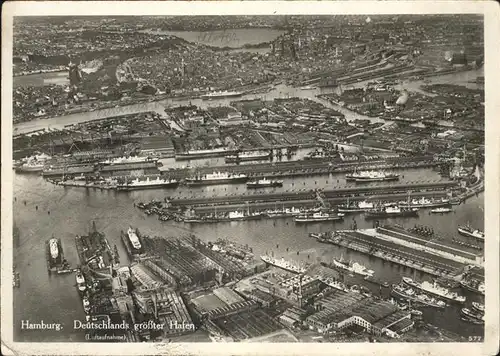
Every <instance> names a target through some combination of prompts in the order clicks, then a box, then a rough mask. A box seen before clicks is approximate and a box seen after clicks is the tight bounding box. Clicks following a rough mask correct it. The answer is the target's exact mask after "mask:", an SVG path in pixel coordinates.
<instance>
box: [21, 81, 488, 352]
mask: <svg viewBox="0 0 500 356" xmlns="http://www.w3.org/2000/svg"><path fill="white" fill-rule="evenodd" d="M481 73H482V71H471V72H469V74H467V73H455V74H453V75H451V76H450V75H447V76H443V77H442V78H441V77H438V78H432V79H431V81H433V82H436V83H439V82H445V83H455V84H464V83H465V82H468V81H469V80H473V79H474V78H475V77H477V76H479V75H482V74H481ZM415 83H418V82H412V83H410V84H411V85H410V84H405V88H407V89H411V88H412V87H415V88H416V89H418V85H420V84H415ZM331 90H332V89H330V90H327V91H321V90H320V89H314V90H301V89H298V88H293V87H289V86H286V85H278V86H275V87H273V88H272V90H271V91H270V92H268V93H265V94H252V95H245V96H244V97H243V99H253V98H261V99H265V100H271V99H274V98H283V97H293V96H297V97H302V98H309V99H312V100H316V101H320V102H322V103H324V104H325V105H327V106H328V107H332V108H334V109H336V110H339V111H341V112H343V113H344V114H345V115H346V118H347V120H349V121H352V120H355V119H369V120H371V121H379V120H378V119H376V118H375V119H373V118H368V117H366V116H364V115H359V114H356V113H353V112H351V111H349V110H347V109H345V108H340V107H338V106H336V105H331V104H328V103H326V102H325V101H323V100H321V99H318V98H316V97H315V95H317V94H319V93H322V92H329V91H330V92H331ZM231 100H232V99H221V100H213V101H203V100H200V99H193V100H175V99H167V100H163V101H159V102H149V103H145V104H136V105H129V106H124V107H118V108H113V109H105V110H96V111H94V112H85V113H78V114H72V115H67V116H62V117H54V118H50V119H40V120H34V121H31V122H25V123H21V124H18V125H16V126H15V128H16V129H17V130H16V133H23V132H29V131H33V130H38V129H43V128H48V127H50V128H52V129H56V128H58V129H62V128H63V127H64V126H65V125H68V124H74V123H79V122H83V121H88V120H96V119H101V118H105V117H109V116H116V115H124V114H131V113H138V112H143V111H155V112H158V113H161V114H163V112H164V108H165V107H166V106H173V105H175V106H179V105H188V104H193V105H197V106H200V107H202V108H206V107H208V106H219V105H229V103H230V101H231ZM215 160H216V161H210V163H209V164H216V163H219V162H220V161H217V160H218V159H215ZM165 163H167V166H169V165H170V164H169V162H165ZM170 163H173V162H172V161H170ZM179 164H187V163H179ZM190 164H192V165H196V164H197V163H196V162H193V163H190ZM198 164H199V163H198ZM202 164H204V163H202ZM402 174H403V175H404V178H403V179H404V180H405V181H423V180H439V179H440V177H439V176H438V175H437V174H436V172H434V171H432V170H429V169H424V170H420V169H413V170H412V169H409V170H404V171H402ZM347 184H348V183H347V182H345V181H344V180H343V177H342V176H341V175H333V176H321V177H306V178H303V177H301V178H287V179H285V185H284V187H283V188H281V190H282V191H283V190H298V189H313V188H329V189H334V188H335V187H341V186H346V185H347ZM243 189H244V187H243V186H241V185H239V186H238V185H236V186H217V187H210V188H207V187H202V188H193V189H188V188H179V189H178V190H150V191H144V192H141V191H137V192H131V193H120V192H114V191H99V190H93V189H79V188H64V187H59V186H54V185H52V184H50V183H48V182H46V181H44V180H43V179H42V178H41V177H39V176H34V175H17V174H16V175H15V176H14V197H15V198H16V199H15V201H14V203H13V205H14V206H13V209H14V221H15V223H16V225H17V226H18V228H19V233H20V237H19V241H18V246H17V247H15V249H14V259H15V263H16V267H17V270H18V271H19V272H20V274H21V285H20V288H17V289H14V322H15V327H14V337H15V340H18V341H47V340H50V341H54V342H55V341H61V342H62V341H83V337H84V335H83V334H82V333H81V332H80V331H75V330H73V328H72V325H73V320H83V319H84V317H85V315H84V312H83V307H82V306H81V304H80V301H79V300H80V299H79V296H78V293H77V290H76V288H75V280H74V275H63V276H52V277H51V276H49V275H48V273H47V271H46V263H45V250H44V242H45V240H47V239H48V238H50V237H51V236H52V235H54V236H55V237H59V238H61V240H62V243H63V246H64V250H65V254H66V257H67V259H68V260H69V261H70V262H71V263H72V264H73V265H75V264H77V262H78V258H77V253H76V249H75V246H74V237H75V235H77V234H83V233H86V232H88V230H89V228H90V224H91V222H92V221H95V222H96V224H97V228H98V229H99V230H101V231H103V232H104V233H106V235H107V237H108V239H109V240H110V243H111V245H113V244H116V245H117V246H118V249H119V253H120V256H121V260H122V264H126V263H127V261H126V253H125V251H124V249H123V247H122V244H121V243H120V241H119V233H120V230H123V229H126V228H127V227H128V226H129V225H132V226H134V227H138V228H139V229H140V231H141V232H143V233H145V234H154V235H162V236H165V237H169V236H178V235H179V234H184V233H195V234H197V235H198V236H199V237H200V238H201V239H203V240H214V239H216V238H218V237H228V238H231V239H235V240H237V241H239V242H241V243H244V244H245V243H246V244H248V245H250V246H252V247H253V248H254V252H255V253H256V254H262V253H265V252H269V251H273V252H274V253H275V255H276V256H283V257H289V258H294V259H297V258H299V259H304V260H310V261H312V260H315V259H316V258H317V257H319V258H321V259H323V260H325V261H327V260H328V259H330V258H331V257H332V256H335V257H340V256H343V257H344V258H346V259H352V260H355V261H358V262H360V263H362V264H364V265H369V266H370V268H371V269H373V270H374V271H375V273H376V275H377V276H379V277H381V278H383V279H387V280H389V281H391V282H397V281H399V280H400V278H401V276H402V275H407V276H414V273H413V272H412V271H411V270H410V269H408V268H403V267H399V266H397V265H394V264H389V263H384V262H382V261H381V260H378V259H375V258H370V257H367V256H365V255H362V254H359V253H355V252H349V251H347V250H345V249H343V248H337V247H335V246H332V245H324V244H320V243H318V242H317V241H316V240H314V239H311V238H309V237H308V234H309V233H310V232H320V231H328V230H331V229H332V228H337V229H346V228H349V227H350V224H351V220H350V219H346V221H344V222H340V223H336V224H332V223H318V224H310V225H309V224H308V225H304V226H295V224H294V223H293V221H292V220H290V219H283V220H264V221H259V222H256V221H246V222H231V223H222V224H216V225H194V226H190V225H185V224H182V223H172V222H161V221H159V220H158V219H157V218H156V217H154V216H146V215H145V214H143V212H142V211H140V210H139V209H136V208H134V207H133V203H134V202H138V201H147V200H150V199H152V198H156V199H162V198H164V197H165V196H182V197H187V196H192V195H202V196H210V195H214V194H235V193H238V192H241V191H242V190H243ZM277 191H278V190H277ZM24 202H26V204H24ZM36 206H38V210H37V209H36V208H35V207H36ZM483 206H484V196H483V194H480V195H479V196H477V197H473V198H471V199H469V200H468V201H467V203H466V204H463V205H459V206H456V207H455V212H454V213H452V214H449V215H447V216H437V215H427V214H425V213H423V214H421V216H420V218H418V219H417V218H406V219H394V220H393V221H388V222H390V223H399V224H402V225H404V226H413V225H414V224H417V223H418V224H423V225H428V226H431V227H433V229H434V230H435V231H436V232H437V233H440V234H442V235H444V236H447V237H449V238H451V237H453V236H455V235H456V230H455V229H456V226H457V225H458V224H464V223H466V222H467V221H469V222H470V223H471V224H472V225H473V226H475V227H477V228H479V229H484V220H483V219H484V213H483ZM49 211H50V214H49V213H48V212H49ZM356 221H357V223H358V227H360V228H363V227H371V226H372V225H371V222H366V221H365V220H364V219H363V218H362V217H360V216H357V217H356ZM287 249H289V250H288V251H287ZM297 251H300V254H299V256H297V254H296V252H297ZM417 277H418V278H429V276H424V275H423V274H420V273H417ZM467 296H468V297H469V298H470V299H472V300H476V299H477V297H476V296H474V295H467ZM457 315H458V310H457V308H449V309H447V310H445V311H442V312H432V313H431V312H426V313H425V318H426V320H427V321H429V322H431V323H433V324H435V325H438V326H441V327H444V328H447V329H449V330H450V331H453V332H456V333H459V334H461V335H466V336H468V335H480V333H482V330H483V328H482V327H478V326H475V325H470V324H467V323H464V322H462V321H460V319H459V318H458V316H457ZM21 320H32V321H39V320H44V322H46V323H50V322H61V323H62V324H63V325H64V329H63V331H62V332H56V331H54V332H52V331H46V332H44V333H43V334H42V333H39V332H28V331H22V330H20V323H21Z"/></svg>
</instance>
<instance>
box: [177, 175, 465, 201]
mask: <svg viewBox="0 0 500 356" xmlns="http://www.w3.org/2000/svg"><path fill="white" fill-rule="evenodd" d="M456 186H457V182H455V181H428V182H412V184H410V183H405V184H385V185H378V186H370V187H362V186H360V187H357V186H356V187H344V188H338V189H330V190H324V191H322V194H323V195H324V196H323V199H324V200H325V201H331V202H335V199H336V201H337V202H338V201H339V200H338V199H341V200H345V199H347V198H349V199H351V198H352V199H351V200H352V201H355V200H358V199H356V198H355V196H361V198H360V199H359V200H364V199H366V198H367V197H377V196H381V195H396V194H399V196H404V197H407V196H408V190H412V191H413V192H414V193H413V196H414V197H417V196H419V195H418V192H419V191H422V192H424V193H423V194H422V196H429V195H432V196H445V195H446V189H449V188H453V187H456ZM353 196H354V197H353ZM316 198H317V195H316V190H314V189H311V190H308V191H294V192H280V193H257V194H252V193H248V194H245V193H244V194H239V195H236V194H234V195H229V194H227V195H224V196H220V195H219V196H214V197H202V198H197V197H188V198H182V197H175V196H174V197H171V198H170V199H169V204H171V206H174V207H179V206H190V207H193V206H212V207H213V206H214V205H230V204H242V203H247V202H248V203H252V202H259V203H261V202H286V201H294V202H295V201H296V202H302V201H305V202H311V201H316Z"/></svg>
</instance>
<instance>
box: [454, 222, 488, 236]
mask: <svg viewBox="0 0 500 356" xmlns="http://www.w3.org/2000/svg"><path fill="white" fill-rule="evenodd" d="M458 233H459V234H460V235H463V236H468V237H474V238H476V239H478V240H484V232H482V231H481V230H479V229H474V228H472V227H471V226H470V225H469V224H467V225H466V226H459V227H458Z"/></svg>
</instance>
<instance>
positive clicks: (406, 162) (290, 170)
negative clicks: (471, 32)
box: [162, 156, 442, 179]
mask: <svg viewBox="0 0 500 356" xmlns="http://www.w3.org/2000/svg"><path fill="white" fill-rule="evenodd" d="M441 164H442V162H441V161H439V160H434V158H433V157H432V156H415V157H396V158H386V159H384V160H373V161H354V162H352V161H351V162H345V161H338V162H332V159H331V158H318V159H312V160H300V161H286V162H279V161H278V162H265V163H256V164H242V165H223V166H211V167H197V168H196V169H192V168H178V169H170V170H168V171H165V170H164V171H162V174H163V175H165V176H166V177H168V178H175V179H185V178H188V177H190V176H192V175H193V173H194V171H196V174H197V175H206V174H210V173H213V172H227V173H231V174H240V173H242V174H246V175H248V176H249V177H253V178H258V177H268V178H271V177H273V178H274V177H293V176H312V175H324V174H330V173H345V172H351V171H354V170H355V169H358V170H372V169H374V170H380V169H390V170H396V169H407V168H424V167H435V166H439V165H441Z"/></svg>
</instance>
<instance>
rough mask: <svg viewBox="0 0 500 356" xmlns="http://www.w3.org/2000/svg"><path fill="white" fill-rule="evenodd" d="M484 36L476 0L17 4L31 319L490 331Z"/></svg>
mask: <svg viewBox="0 0 500 356" xmlns="http://www.w3.org/2000/svg"><path fill="white" fill-rule="evenodd" d="M483 42H484V39H483V19H482V17H481V16H475V15H422V16H413V15H398V16H352V15H350V16H260V17H256V16H211V17H210V16H208V17H207V16H172V17H165V16H153V17H142V16H141V17H139V16H130V17H72V18H68V17H30V18H24V17H20V18H16V19H15V24H14V44H13V54H14V58H13V63H14V65H13V75H14V81H13V82H14V86H13V123H14V129H13V165H14V169H15V176H14V177H15V178H14V180H15V183H14V248H15V252H14V263H15V266H14V283H13V284H14V287H15V293H18V294H17V297H15V307H14V310H15V320H23V322H22V323H21V322H19V323H18V324H19V325H16V327H15V328H16V330H17V331H16V332H15V335H16V337H17V338H18V339H19V340H28V341H29V340H32V339H30V338H31V337H33V336H32V335H33V331H29V332H28V330H26V329H33V328H36V327H33V328H32V327H30V325H29V323H28V324H26V323H25V322H24V320H28V319H30V320H35V317H34V316H33V315H36V316H40V317H41V318H42V319H43V320H45V321H46V322H47V323H48V322H49V320H55V318H56V316H55V315H62V314H57V313H63V312H64V313H66V314H64V315H65V316H66V317H68V315H70V316H69V317H68V318H69V320H79V321H78V322H79V323H80V324H77V323H76V321H75V326H74V327H67V328H66V329H70V330H71V331H68V332H69V333H73V332H74V333H75V334H74V335H73V334H64V333H58V334H57V335H58V336H57V337H59V338H61V337H67V339H72V340H80V339H79V338H80V337H81V335H80V334H83V335H84V336H85V338H86V340H92V341H108V342H109V341H127V342H143V341H168V342H196V341H198V342H200V341H201V342H204V341H208V342H209V341H212V342H233V341H236V342H238V341H251V342H394V341H399V342H401V341H405V342H429V341H441V342H448V341H463V342H470V341H482V335H483V334H484V294H485V286H484V238H485V237H484V232H483V230H484V221H483V204H484V201H483V190H484V156H485V139H484V128H485V109H484V101H485V99H484V97H485V95H484V74H483V61H484V53H483V52H484V43H483ZM33 220H36V221H38V223H37V224H36V226H34V227H33V228H32V227H31V225H30V224H31V222H32V221H33ZM40 225H43V226H40ZM37 229H38V230H37ZM35 235H36V236H37V238H36V239H35V238H34V236H35ZM44 241H45V242H44ZM35 261H38V262H35ZM40 261H41V262H40ZM35 266H36V267H35ZM35 270H36V271H35ZM33 275H36V276H37V277H36V278H33ZM27 276H31V277H30V278H28V277H27ZM47 276H50V279H49V277H47ZM57 280H59V281H60V283H59V282H56V281H57ZM37 288H41V289H43V294H44V295H47V296H51V295H58V298H59V299H57V300H56V299H54V298H51V297H47V298H46V299H45V298H44V300H39V301H38V303H39V304H43V305H45V308H44V310H45V311H44V310H40V309H39V308H36V309H35V308H32V309H26V310H24V309H23V305H27V303H28V301H30V300H31V301H32V302H33V300H34V299H33V298H37V297H38V298H39V296H40V295H42V291H39V292H38V293H39V295H36V294H37V293H34V292H33V290H36V289H37ZM62 296H64V297H62ZM30 298H32V299H30ZM61 298H62V299H61ZM52 299H54V301H50V300H52ZM44 303H48V304H44ZM57 303H67V304H66V305H64V306H61V305H58V304H57ZM16 305H17V306H16ZM75 305H77V306H78V307H77V308H76V310H75V308H74V306H75ZM59 307H61V310H63V311H60V312H57V311H54V310H55V309H58V308H59ZM68 310H72V311H71V312H69V311H68ZM52 312H54V313H55V314H51V313H52ZM30 313H31V314H30ZM43 313H46V314H43ZM71 313H72V314H71ZM28 314H29V315H28ZM30 315H31V317H30ZM82 325H83V326H82ZM116 325H121V327H116ZM77 326H78V327H77ZM84 326H85V327H84ZM40 328H43V327H40ZM73 329H78V330H73ZM78 332H79V333H80V334H78ZM30 335H31V336H30ZM61 335H63V336H61ZM61 340H64V339H61ZM41 341H46V340H41ZM50 341H54V340H52V339H51V340H50Z"/></svg>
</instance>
